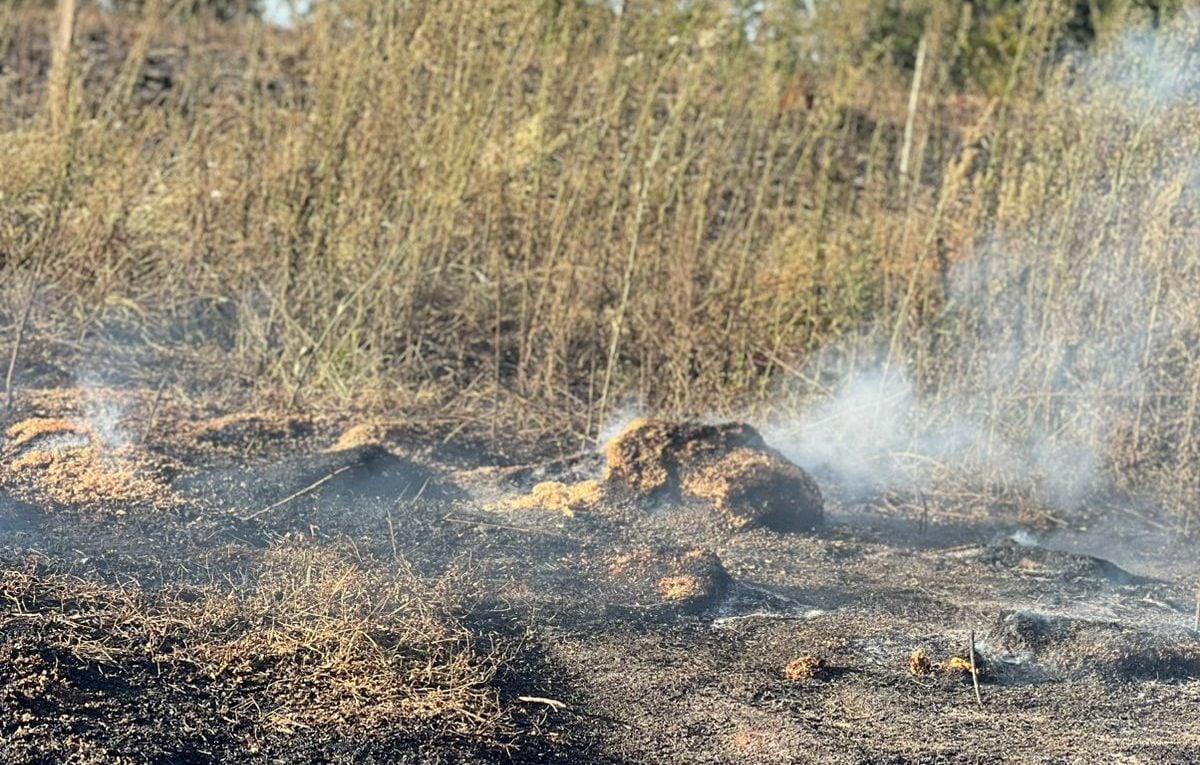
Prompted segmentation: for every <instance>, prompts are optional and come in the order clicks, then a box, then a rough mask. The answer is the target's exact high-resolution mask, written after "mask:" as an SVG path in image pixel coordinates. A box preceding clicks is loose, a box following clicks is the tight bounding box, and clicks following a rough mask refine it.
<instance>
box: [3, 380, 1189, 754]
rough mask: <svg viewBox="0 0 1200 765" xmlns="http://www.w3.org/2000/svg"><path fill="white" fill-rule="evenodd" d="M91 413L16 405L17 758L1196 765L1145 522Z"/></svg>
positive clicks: (236, 424) (239, 421)
mask: <svg viewBox="0 0 1200 765" xmlns="http://www.w3.org/2000/svg"><path fill="white" fill-rule="evenodd" d="M90 395H91V396H92V397H93V399H94V398H95V396H97V395H99V396H101V397H107V398H106V400H109V401H111V402H115V403H113V405H112V406H110V407H101V408H100V409H99V410H97V408H96V407H95V406H91V405H89V404H88V403H87V402H86V401H82V400H81V398H80V396H79V393H78V392H77V391H74V392H73V391H44V392H40V393H36V394H31V395H29V396H27V397H24V398H23V400H22V401H21V402H20V403H19V405H18V407H17V409H16V410H14V411H13V412H11V413H9V415H8V416H7V418H6V420H5V422H4V428H5V431H6V432H7V437H6V438H5V441H4V444H3V450H4V451H3V465H2V470H0V473H2V474H3V490H2V493H0V575H2V583H3V587H2V592H0V595H2V597H3V601H2V602H3V608H4V613H3V615H2V616H0V755H2V756H0V759H3V761H4V762H11V763H35V762H94V763H124V762H162V763H175V762H180V763H209V762H211V763H218V762H220V763H225V762H256V763H257V762H262V763H267V762H347V763H349V762H380V763H384V762H387V763H392V762H478V761H495V762H508V761H512V762H564V763H565V762H601V763H677V762H705V763H708V762H711V763H718V762H762V763H772V762H779V763H793V762H829V763H860V762H861V763H868V762H870V763H877V762H890V763H918V762H971V763H978V762H1038V763H1042V762H1151V761H1153V762H1156V763H1175V762H1177V763H1187V762H1196V761H1200V726H1197V724H1196V722H1195V710H1196V708H1197V703H1200V635H1198V634H1197V632H1196V631H1195V630H1194V626H1195V625H1194V618H1195V608H1196V594H1195V583H1196V581H1197V576H1198V575H1200V563H1198V562H1197V560H1196V556H1195V554H1194V546H1192V547H1189V545H1188V543H1187V542H1186V541H1185V540H1182V539H1180V538H1179V537H1178V535H1177V534H1174V533H1172V532H1170V531H1169V530H1167V529H1165V528H1161V527H1159V526H1157V525H1156V524H1155V523H1154V522H1153V519H1146V520H1141V521H1140V520H1138V519H1137V518H1135V517H1133V516H1130V515H1129V514H1127V513H1121V512H1119V511H1117V510H1113V511H1100V510H1097V511H1095V512H1093V513H1090V514H1088V515H1087V516H1086V517H1082V516H1081V517H1079V518H1070V519H1062V521H1063V522H1062V523H1060V525H1058V526H1057V527H1056V528H1055V529H1053V530H1046V529H1044V528H1041V529H1039V528H1029V527H1027V526H1026V525H1023V524H1022V523H1021V520H1022V519H1021V518H1019V517H1017V515H1016V514H1014V513H1010V512H1006V511H1003V510H994V511H991V512H988V511H986V510H982V511H981V510H980V509H979V508H978V507H976V506H971V507H969V508H968V507H966V506H965V503H963V502H961V501H958V500H954V499H953V498H950V497H951V495H940V494H938V493H936V492H930V493H929V495H928V496H925V497H923V498H922V501H914V502H912V503H911V504H904V503H897V502H896V501H889V502H868V503H859V504H847V503H844V502H840V501H839V500H838V499H837V497H836V493H834V492H828V491H827V492H825V494H826V496H825V499H824V513H823V519H821V522H820V523H819V525H816V526H815V528H806V526H811V525H813V524H790V525H789V524H787V523H779V522H777V521H778V520H779V519H778V518H774V519H773V518H771V517H770V514H769V513H766V514H763V515H761V516H754V517H749V516H746V515H745V514H739V512H738V511H737V507H736V506H735V505H728V506H725V505H722V502H723V501H724V500H725V499H727V498H728V497H731V496H734V495H737V496H740V497H742V498H743V499H744V498H745V497H750V498H751V499H753V498H754V496H755V495H754V494H753V491H749V490H746V489H745V487H744V486H741V485H739V484H738V483H737V482H736V481H733V480H724V479H722V476H721V474H720V473H717V472H713V470H715V468H712V465H717V464H720V465H726V464H730V463H732V462H737V463H738V464H739V465H741V464H743V463H745V461H746V460H750V461H751V462H753V459H751V457H753V455H750V457H746V455H742V457H745V459H742V457H739V458H737V459H734V458H727V454H726V452H722V454H721V455H718V457H719V459H718V458H717V457H713V456H712V455H711V454H710V455H708V456H704V449H703V448H701V449H691V447H688V448H687V449H685V450H684V451H688V450H690V451H688V453H689V454H692V453H693V452H697V453H701V456H702V458H703V459H709V460H710V462H707V463H702V465H701V468H696V469H695V471H694V475H692V474H687V470H688V469H690V468H686V467H682V468H681V467H678V466H677V467H676V468H671V470H668V473H670V475H666V477H665V480H667V481H671V480H677V481H679V482H680V485H681V486H683V489H682V490H680V491H675V492H671V491H665V492H650V493H648V494H646V495H645V496H643V495H640V494H638V493H637V492H634V491H625V490H621V489H620V487H616V488H614V479H613V472H614V471H613V469H612V463H613V460H614V459H615V458H616V457H614V454H613V452H612V450H610V452H609V454H607V455H605V454H604V453H600V452H596V453H592V452H585V453H580V454H575V455H567V456H559V457H557V458H547V459H544V460H541V459H531V460H528V461H527V462H525V463H524V464H521V463H519V462H518V461H515V460H512V459H505V458H502V457H501V456H499V454H498V453H496V452H489V450H488V448H487V446H486V444H485V443H482V442H475V441H472V438H473V437H472V435H471V431H470V429H469V428H461V427H458V426H456V425H454V424H445V423H441V424H436V425H428V426H423V425H422V424H421V423H411V422H391V423H388V422H379V421H375V422H370V423H360V424H357V426H355V424H354V423H346V422H338V421H336V420H332V419H331V420H322V419H309V418H300V417H279V416H266V415H238V416H223V417H209V418H205V417H201V416H200V415H199V414H198V413H197V412H194V411H185V410H184V409H183V408H181V407H176V406H174V405H172V404H170V402H161V401H158V400H155V397H154V394H153V393H152V392H150V393H137V394H122V393H119V392H111V391H110V392H105V393H101V394H96V393H93V394H90ZM97 411H101V412H112V411H116V412H119V415H117V416H115V417H114V418H113V421H111V422H110V421H109V419H107V418H103V417H98V416H97V414H96V412H97ZM727 437H728V433H726V434H724V435H721V436H719V438H727ZM735 437H736V439H742V440H737V441H736V444H735V447H736V448H743V447H745V444H746V443H750V442H748V441H746V440H745V438H747V437H746V436H745V435H744V434H742V433H741V431H738V432H737V433H735ZM663 443H665V441H664V442H663ZM722 443H725V442H722ZM730 443H732V442H730ZM753 443H757V442H753ZM753 443H752V444H751V445H752V446H753ZM531 446H532V445H531ZM705 448H707V447H705ZM745 448H749V447H745ZM755 448H757V447H755ZM765 448H766V449H768V450H769V447H765ZM532 452H536V449H531V453H532ZM680 453H683V452H680ZM763 453H764V454H767V455H768V456H767V457H762V458H761V459H759V458H754V459H759V461H758V462H757V463H754V464H755V467H753V470H767V471H769V470H773V469H775V468H776V467H778V466H777V465H776V463H774V462H773V461H772V460H774V459H775V456H773V455H775V453H774V452H773V451H768V452H763ZM644 454H645V453H644V451H643V452H638V455H642V456H644ZM626 456H628V455H626ZM634 456H635V457H636V456H637V455H634ZM738 460H742V461H741V462H738ZM606 462H607V464H606ZM636 462H637V460H636V459H635V460H632V462H631V463H630V464H634V463H636ZM773 466H774V467H773ZM710 468H711V469H710ZM738 469H742V468H740V467H739V468H738ZM672 471H678V472H679V475H676V474H675V473H674V472H672ZM617 472H620V471H617ZM639 475H640V476H641V477H643V478H645V474H639ZM754 475H756V476H761V475H766V474H763V473H754ZM771 475H775V474H771ZM647 480H650V482H651V483H653V476H651V477H650V478H649V479H647ZM756 480H757V479H756ZM770 480H774V478H771V479H770ZM714 486H715V487H716V488H713V487H714ZM739 491H740V492H742V493H741V494H737V492H739ZM722 492H725V493H724V494H723V493H722ZM735 498H736V497H735ZM787 500H788V501H789V502H791V503H792V504H791V505H789V507H790V508H791V510H789V512H797V513H803V512H806V510H805V508H806V507H808V506H807V505H806V504H805V503H807V502H809V501H810V500H811V498H805V497H802V498H799V499H797V498H796V497H790V498H787ZM731 502H732V500H731ZM804 517H805V518H806V519H807V520H808V521H812V520H813V519H812V517H811V516H804ZM972 636H973V646H972ZM972 648H973V651H972ZM972 654H973V659H974V665H973V667H974V668H973V669H972V663H971V662H972ZM973 675H974V677H973ZM973 680H974V681H977V687H978V691H976V683H975V682H973Z"/></svg>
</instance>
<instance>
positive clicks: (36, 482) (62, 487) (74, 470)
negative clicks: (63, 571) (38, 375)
mask: <svg viewBox="0 0 1200 765" xmlns="http://www.w3.org/2000/svg"><path fill="white" fill-rule="evenodd" d="M7 436H8V442H7V443H6V444H5V445H4V448H3V450H2V452H0V456H2V458H3V461H2V462H0V483H2V484H3V485H4V486H5V487H6V488H7V489H8V490H9V491H10V492H11V493H12V495H13V496H15V497H17V498H19V499H23V500H26V501H28V502H36V503H39V504H45V503H51V504H56V505H77V506H90V507H96V506H101V507H107V508H110V509H113V510H116V511H117V512H124V510H125V506H126V505H150V506H154V507H170V506H172V505H174V503H175V501H176V498H175V496H174V494H173V492H172V491H171V489H170V487H169V484H168V482H167V480H166V479H165V478H164V477H163V473H164V472H166V466H165V465H164V464H162V463H160V462H158V461H156V460H154V459H152V458H151V457H149V456H148V455H146V454H144V453H142V452H140V451H139V450H137V449H136V448H135V447H133V446H129V445H125V446H117V447H110V446H108V445H106V444H105V443H104V442H103V440H102V439H101V438H100V437H99V436H98V435H97V433H96V431H95V429H94V428H93V427H92V426H91V425H89V424H87V423H84V422H79V421H76V420H70V419H61V418H32V419H29V420H23V421H22V422H18V423H16V424H15V425H13V426H12V427H10V428H9V429H8V432H7Z"/></svg>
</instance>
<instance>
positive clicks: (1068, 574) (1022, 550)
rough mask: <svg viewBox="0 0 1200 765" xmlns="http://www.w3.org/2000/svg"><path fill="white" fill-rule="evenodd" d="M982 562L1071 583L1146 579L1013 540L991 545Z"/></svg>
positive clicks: (1087, 558) (1102, 562)
mask: <svg viewBox="0 0 1200 765" xmlns="http://www.w3.org/2000/svg"><path fill="white" fill-rule="evenodd" d="M979 561H980V562H982V563H985V564H987V565H990V566H995V567H997V568H1007V569H1012V570H1014V571H1019V572H1021V573H1024V574H1028V575H1031V576H1043V577H1048V578H1054V579H1062V580H1067V581H1078V580H1081V579H1093V580H1102V581H1107V582H1110V583H1112V584H1117V585H1127V584H1137V583H1139V582H1142V581H1144V579H1143V578H1142V577H1139V576H1137V575H1135V574H1131V573H1130V572H1128V571H1126V570H1125V569H1123V568H1121V567H1120V566H1118V565H1116V564H1115V563H1112V562H1110V561H1107V560H1104V559H1103V558H1097V557H1095V556H1092V555H1084V554H1081V553H1071V552H1063V551H1061V550H1051V549H1049V548H1046V547H1038V546H1034V545H1022V544H1020V543H1018V542H1015V541H1013V540H1011V539H1008V540H1005V541H1003V542H1001V543H1000V544H997V545H991V546H989V547H988V548H986V549H985V550H983V552H982V553H980V555H979Z"/></svg>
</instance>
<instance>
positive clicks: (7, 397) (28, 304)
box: [4, 287, 37, 411]
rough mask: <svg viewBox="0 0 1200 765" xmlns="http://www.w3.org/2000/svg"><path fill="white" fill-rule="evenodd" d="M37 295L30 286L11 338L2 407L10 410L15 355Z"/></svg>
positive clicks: (22, 338)
mask: <svg viewBox="0 0 1200 765" xmlns="http://www.w3.org/2000/svg"><path fill="white" fill-rule="evenodd" d="M36 297H37V287H30V289H29V299H28V300H26V301H25V310H24V312H22V314H21V323H20V324H18V325H17V336H16V338H15V339H14V340H13V349H12V355H10V356H9V357H8V372H7V373H6V374H5V375H4V409H5V410H6V411H12V407H13V384H12V381H13V372H14V371H15V370H16V368H17V357H18V356H20V354H21V343H23V342H24V341H25V328H26V327H27V326H29V315H30V314H31V313H33V303H34V300H35V298H36Z"/></svg>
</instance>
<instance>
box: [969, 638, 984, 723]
mask: <svg viewBox="0 0 1200 765" xmlns="http://www.w3.org/2000/svg"><path fill="white" fill-rule="evenodd" d="M971 685H973V686H975V703H976V704H978V705H979V706H983V697H982V696H980V695H979V668H978V667H976V666H975V630H971Z"/></svg>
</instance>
